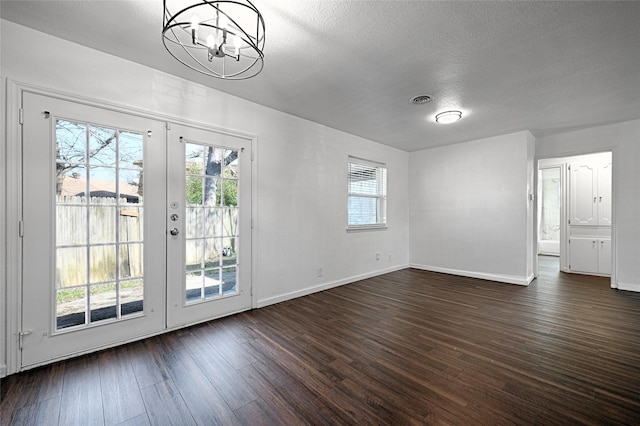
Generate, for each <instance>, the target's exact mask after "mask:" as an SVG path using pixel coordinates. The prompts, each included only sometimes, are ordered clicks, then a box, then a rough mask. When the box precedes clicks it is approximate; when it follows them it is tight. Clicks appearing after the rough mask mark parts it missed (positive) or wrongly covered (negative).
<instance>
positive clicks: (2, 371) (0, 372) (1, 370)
mask: <svg viewBox="0 0 640 426" xmlns="http://www.w3.org/2000/svg"><path fill="white" fill-rule="evenodd" d="M6 376H7V364H0V379H1V378H3V377H6Z"/></svg>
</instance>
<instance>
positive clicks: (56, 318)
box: [20, 92, 166, 368]
mask: <svg viewBox="0 0 640 426" xmlns="http://www.w3.org/2000/svg"><path fill="white" fill-rule="evenodd" d="M22 103H23V109H24V125H23V155H22V159H23V164H22V177H23V178H22V183H23V188H22V190H23V209H22V217H23V224H24V227H23V228H24V234H23V240H22V248H23V253H22V259H23V270H22V306H23V308H22V336H21V343H20V345H21V348H22V352H21V353H22V360H21V366H22V368H25V367H29V366H34V365H38V364H43V363H46V362H48V361H51V360H54V359H58V358H64V357H66V356H69V355H71V354H76V353H81V352H85V351H91V350H94V349H97V348H101V347H105V346H110V345H114V344H116V343H119V342H123V341H126V340H129V339H133V338H136V337H140V336H144V335H147V334H150V333H154V332H157V331H159V330H162V329H163V328H165V310H166V309H165V306H166V305H165V288H166V287H165V269H164V267H161V266H160V267H159V265H164V262H165V259H166V249H165V247H166V246H165V238H166V234H165V216H166V214H165V206H166V192H165V184H164V182H165V181H166V175H165V157H166V155H165V153H166V151H165V146H166V145H165V139H164V123H163V122H160V121H153V120H149V119H145V118H140V117H135V116H131V115H127V114H122V113H118V112H114V111H110V110H105V109H100V108H95V107H91V106H87V105H82V104H78V103H72V102H67V101H63V100H60V99H54V98H50V97H46V96H41V95H37V94H32V93H28V92H25V93H23V99H22Z"/></svg>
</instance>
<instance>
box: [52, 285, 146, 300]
mask: <svg viewBox="0 0 640 426" xmlns="http://www.w3.org/2000/svg"><path fill="white" fill-rule="evenodd" d="M140 284H142V280H134V281H125V282H122V283H120V288H121V289H127V288H136V287H139V286H140ZM114 288H115V283H113V284H112V285H98V286H95V287H91V294H92V295H96V294H102V293H107V292H109V291H113V289H114ZM84 295H85V287H75V288H70V289H66V290H59V291H58V293H57V295H56V302H57V303H66V302H72V301H74V300H79V299H84V297H85V296H84Z"/></svg>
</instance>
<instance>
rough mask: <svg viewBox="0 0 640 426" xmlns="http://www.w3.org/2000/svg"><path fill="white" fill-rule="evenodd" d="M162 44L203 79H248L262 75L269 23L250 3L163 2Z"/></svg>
mask: <svg viewBox="0 0 640 426" xmlns="http://www.w3.org/2000/svg"><path fill="white" fill-rule="evenodd" d="M163 6H164V19H163V24H164V25H163V27H162V41H163V43H164V47H165V48H166V49H167V51H168V52H169V53H170V54H171V55H172V56H173V57H174V58H176V59H177V60H178V61H180V62H182V63H183V64H184V65H186V66H188V67H189V68H191V69H193V70H196V71H198V72H200V73H202V74H205V75H208V76H211V77H216V78H221V79H225V80H244V79H247V78H251V77H254V76H256V75H258V73H260V71H262V67H263V62H264V53H263V50H264V28H265V27H264V19H263V18H262V14H261V13H260V11H259V10H258V9H257V8H256V7H255V6H254V5H253V3H251V1H250V0H220V1H211V0H190V1H186V0H163Z"/></svg>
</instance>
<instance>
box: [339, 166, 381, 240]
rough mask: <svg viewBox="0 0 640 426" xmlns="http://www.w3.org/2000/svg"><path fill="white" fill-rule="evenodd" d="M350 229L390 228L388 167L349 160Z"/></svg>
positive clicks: (348, 203) (348, 206) (348, 204)
mask: <svg viewBox="0 0 640 426" xmlns="http://www.w3.org/2000/svg"><path fill="white" fill-rule="evenodd" d="M347 179H348V201H347V209H348V223H347V230H358V229H372V228H386V227H387V166H386V165H385V164H382V163H376V162H373V161H368V160H362V159H360V158H356V157H349V169H348V177H347Z"/></svg>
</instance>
